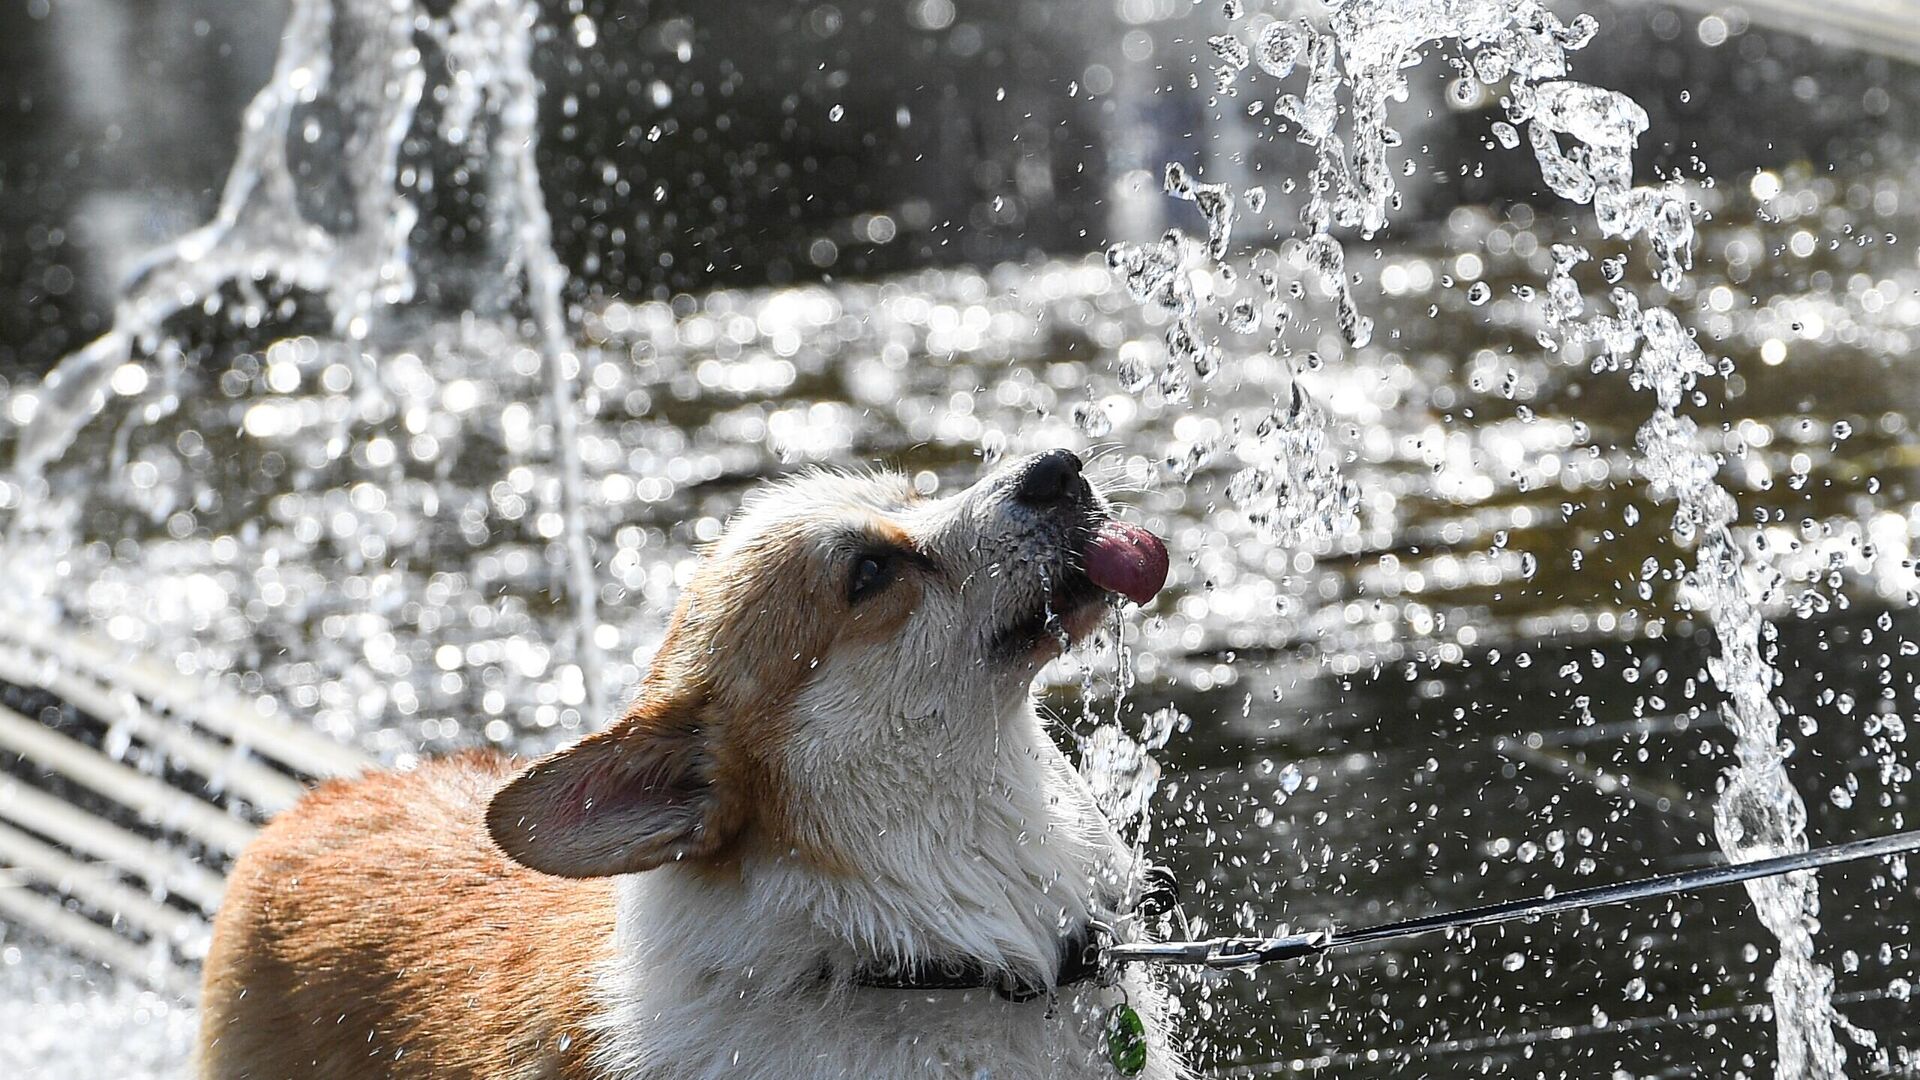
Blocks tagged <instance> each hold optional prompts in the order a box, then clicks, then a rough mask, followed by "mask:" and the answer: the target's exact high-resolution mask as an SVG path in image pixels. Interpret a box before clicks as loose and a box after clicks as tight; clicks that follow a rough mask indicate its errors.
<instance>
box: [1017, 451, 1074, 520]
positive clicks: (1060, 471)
mask: <svg viewBox="0 0 1920 1080" xmlns="http://www.w3.org/2000/svg"><path fill="white" fill-rule="evenodd" d="M1086 494H1087V482H1086V480H1085V479H1083V478H1082V477H1081V475H1080V458H1079V456H1078V455H1077V454H1075V453H1073V451H1071V450H1048V451H1047V452H1045V453H1042V454H1035V455H1034V456H1033V457H1032V458H1030V459H1028V461H1027V465H1026V468H1025V469H1024V470H1022V471H1021V473H1020V483H1019V486H1018V487H1015V488H1014V489H1013V497H1014V498H1015V499H1016V500H1018V501H1019V502H1020V503H1021V505H1023V506H1031V507H1035V508H1041V507H1049V506H1058V505H1060V504H1062V503H1067V502H1074V501H1078V500H1080V499H1082V498H1085V497H1086Z"/></svg>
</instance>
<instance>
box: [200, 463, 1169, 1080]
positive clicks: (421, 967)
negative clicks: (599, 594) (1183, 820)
mask: <svg viewBox="0 0 1920 1080" xmlns="http://www.w3.org/2000/svg"><path fill="white" fill-rule="evenodd" d="M1166 574H1167V551H1166V548H1165V547H1164V546H1163V545H1162V544H1161V542H1160V541H1159V540H1158V539H1156V538H1155V537H1153V535H1152V534H1150V533H1148V532H1146V531H1145V530H1144V529H1141V528H1139V527H1137V526H1134V525H1129V524H1126V523H1124V522H1122V521H1120V520H1118V519H1117V518H1115V517H1114V515H1113V513H1112V512H1111V510H1110V509H1109V507H1108V505H1107V503H1106V501H1105V499H1104V498H1103V497H1102V496H1101V495H1100V494H1099V493H1098V492H1096V491H1095V490H1094V489H1093V488H1092V486H1091V485H1090V484H1089V483H1088V482H1087V480H1086V478H1085V477H1084V476H1083V475H1082V465H1081V461H1080V459H1079V458H1078V457H1076V456H1075V455H1073V454H1071V453H1068V452H1066V451H1052V452H1048V453H1043V454H1039V455H1036V456H1033V457H1029V458H1025V459H1021V460H1018V461H1014V462H1011V463H1009V464H1008V465H1006V466H1004V467H1002V468H1000V469H998V470H997V471H995V472H994V473H992V474H990V475H989V476H988V477H986V478H985V479H983V480H981V481H980V482H979V483H977V484H975V485H974V486H973V487H971V488H969V489H967V490H965V491H962V492H958V493H956V494H953V495H951V496H948V497H945V498H939V499H932V498H921V497H920V496H918V495H916V493H915V492H914V489H913V487H912V485H911V484H910V483H909V482H908V481H907V480H906V479H904V478H902V477H900V476H895V475H885V474H882V475H860V476H850V475H839V474H832V473H824V472H819V473H811V474H808V475H804V476H801V477H799V478H798V479H793V480H788V481H786V482H782V483H777V484H774V485H772V486H769V487H767V488H764V489H762V490H760V491H758V492H757V493H755V494H752V495H750V496H748V498H747V499H746V501H745V503H744V505H743V506H742V508H741V509H740V511H739V513H738V514H737V515H736V516H735V518H734V519H733V520H732V521H731V522H730V523H729V525H728V527H727V529H726V530H725V532H724V534H723V536H722V537H721V538H720V539H719V540H718V541H717V542H715V543H714V544H713V545H712V546H711V548H710V549H709V550H708V551H706V552H705V553H704V557H703V560H702V562H701V564H700V567H699V569H698V570H697V571H696V573H695V574H694V575H693V578H692V580H691V581H690V582H689V584H688V585H687V587H686V590H685V592H684V594H683V595H682V596H681V598H680V601H679V604H678V606H677V608H676V609H675V611H674V614H673V619H672V622H671V624H670V627H669V629H668V632H667V634H666V636H665V638H664V640H663V641H662V643H661V645H660V648H659V651H658V654H657V655H656V657H655V658H654V660H653V663H652V666H651V668H650V670H649V672H648V674H647V675H646V677H645V679H644V681H643V682H642V683H641V686H640V689H639V692H638V696H637V699H636V700H635V702H634V704H633V705H632V706H631V708H630V709H629V710H628V711H627V713H626V714H625V715H624V716H622V717H621V718H619V720H618V721H617V722H615V723H614V724H613V725H612V726H611V727H609V728H608V729H607V730H605V731H602V732H600V733H598V734H595V735H592V736H590V737H588V738H586V739H584V740H582V741H580V742H579V743H577V744H576V745H574V746H573V747H571V748H570V749H566V750H562V751H560V752H559V753H556V754H554V755H552V756H550V757H547V758H545V759H543V760H540V761H537V762H534V763H533V764H532V765H531V766H529V767H526V768H516V766H515V764H514V763H513V762H512V761H510V760H509V759H508V758H506V757H505V756H502V755H498V754H492V753H481V752H473V753H467V754H463V755H459V756H454V757H449V758H445V759H441V760H435V761H430V762H428V763H426V764H424V765H422V766H420V767H419V768H417V769H415V770H413V771H411V772H407V773H388V774H376V775H371V776H367V777H364V778H361V779H357V780H352V781H342V782H334V783H329V784H326V785H323V786H321V787H320V788H318V789H316V790H315V791H314V792H312V793H311V794H310V795H309V796H308V797H307V798H306V799H305V800H303V801H302V802H301V803H300V804H298V805H297V806H295V807H294V808H292V809H291V810H289V811H287V812H286V813H284V814H282V815H280V816H279V817H278V818H276V819H275V820H274V821H273V822H271V823H270V824H269V825H268V826H267V827H266V828H265V829H264V830H263V831H262V832H261V834H260V836H259V838H258V839H257V840H256V841H255V842H254V843H253V844H252V846H251V847H249V848H248V850H247V851H246V852H245V853H244V854H243V855H242V857H241V858H240V860H239V861H238V863H237V864H236V865H235V867H234V870H233V873H232V876H231V879H230V883H229V885H228V888H227V893H226V899H225V901H224V903H223V905H222V907H221V909H220V912H219V915H218V918H217V920H216V924H215V929H214V939H213V944H212V948H211V951H210V953H209V956H208V958H207V962H206V969H205V985H204V991H203V997H202V1002H201V1008H202V1029H201V1037H200V1044H199V1047H198V1068H199V1070H200V1075H202V1076H203V1077H206V1078H209V1080H214V1078H218V1080H240V1078H251V1080H293V1078H301V1080H308V1078H329V1077H355V1078H360V1077H393V1078H414V1077H419V1078H425V1077H440V1078H446V1077H473V1078H479V1077H487V1078H502V1080H509V1078H510V1080H532V1078H536V1077H555V1078H564V1080H586V1078H595V1080H641V1078H645V1080H701V1078H719V1077H727V1078H731V1080H809V1078H822V1080H824V1078H828V1077H832V1078H839V1080H846V1078H858V1080H873V1078H890V1080H904V1078H918V1077H929V1078H931V1077H952V1078H964V1080H980V1078H986V1077H992V1078H995V1080H1069V1078H1073V1080H1079V1078H1088V1080H1091V1078H1096V1077H1097V1078H1102V1080H1105V1078H1111V1077H1117V1076H1122V1075H1136V1076H1142V1077H1146V1078H1148V1080H1174V1078H1176V1077H1182V1076H1185V1075H1186V1071H1185V1069H1184V1067H1183V1066H1182V1064H1181V1063H1180V1059H1179V1052H1178V1048H1177V1047H1176V1046H1175V1045H1174V1040H1173V1038H1172V1036H1171V1034H1170V1031H1169V1027H1170V1024H1171V1020H1172V1015H1171V1014H1172V1012H1173V1006H1172V1002H1171V999H1170V997H1169V996H1168V994H1167V993H1166V992H1165V990H1163V989H1162V988H1161V987H1159V986H1157V985H1155V984H1154V982H1153V981H1152V980H1151V979H1150V978H1149V977H1148V976H1147V975H1146V974H1144V973H1143V972H1141V971H1140V970H1139V969H1138V967H1137V966H1135V967H1133V968H1123V969H1118V970H1116V969H1113V968H1111V967H1109V966H1108V965H1104V964H1101V963H1100V962H1099V961H1098V959H1097V955H1096V954H1097V952H1098V948H1099V944H1100V942H1101V941H1103V940H1112V939H1114V938H1119V937H1128V936H1133V935H1136V934H1138V933H1140V932H1141V927H1142V919H1141V918H1140V917H1139V916H1138V915H1137V914H1136V913H1134V912H1132V910H1131V909H1132V907H1133V905H1134V904H1135V903H1136V902H1137V899H1138V893H1139V891H1140V882H1141V880H1142V877H1143V874H1144V873H1145V868H1144V867H1143V866H1142V865H1140V860H1139V859H1138V858H1137V856H1136V854H1135V853H1134V852H1133V851H1132V850H1130V849H1129V847H1128V846H1127V845H1126V844H1124V843H1123V842H1122V841H1121V840H1120V839H1119V837H1118V836H1117V834H1116V832H1115V830H1114V829H1113V828H1112V827H1111V826H1110V825H1109V823H1108V821H1107V820H1106V819H1105V818H1104V817H1103V816H1102V814H1101V812H1100V810H1099V808H1098V806H1097V805H1096V803H1095V801H1094V799H1093V797H1092V795H1091V794H1090V792H1089V790H1088V788H1087V786H1086V785H1085V783H1084V782H1083V781H1082V780H1081V778H1080V777H1079V775H1078V774H1077V773H1076V772H1075V770H1074V769H1073V767H1072V765H1071V764H1070V763H1069V762H1068V761H1067V759H1066V758H1065V757H1064V756H1063V755H1062V754H1061V752H1060V751H1059V750H1058V749H1057V748H1056V746H1055V744H1054V742H1053V741H1052V739H1051V738H1050V737H1049V735H1048V733H1047V731H1046V729H1045V726H1044V724H1043V722H1042V720H1041V719H1040V717H1039V715H1038V714H1037V712H1036V710H1035V707H1034V703H1033V700H1032V695H1033V691H1032V683H1033V680H1034V677H1035V676H1036V675H1037V674H1038V672H1039V670H1040V668H1041V667H1042V665H1044V664H1045V663H1046V662H1047V661H1048V660H1049V659H1050V658H1052V657H1054V656H1055V655H1057V654H1058V653H1059V652H1060V651H1061V650H1062V649H1063V648H1064V647H1066V646H1067V645H1068V644H1070V643H1071V642H1072V641H1074V640H1075V639H1077V638H1080V637H1082V636H1084V635H1086V634H1088V633H1089V632H1091V631H1092V630H1093V629H1094V628H1095V627H1096V626H1097V625H1098V623H1099V621H1100V620H1101V618H1102V613H1103V612H1104V611H1106V610H1107V609H1108V607H1109V606H1110V604H1111V603H1114V602H1117V599H1118V598H1119V597H1126V598H1129V599H1131V600H1134V601H1137V602H1140V603H1145V602H1147V601H1149V600H1151V599H1152V598H1153V597H1154V595H1155V594H1156V593H1157V592H1158V591H1159V590H1160V589H1161V587H1162V586H1163V585H1164V583H1165V581H1166ZM1123 1006H1124V1008H1123ZM1129 1008H1130V1009H1131V1010H1132V1013H1131V1014H1129V1013H1127V1012H1126V1009H1129ZM1134 1014H1137V1016H1138V1018H1139V1022H1138V1024H1132V1023H1128V1024H1127V1028H1128V1032H1127V1033H1126V1034H1125V1035H1123V1036H1121V1037H1120V1038H1119V1042H1118V1043H1114V1042H1113V1040H1111V1039H1110V1035H1111V1034H1112V1033H1113V1031H1114V1028H1115V1025H1116V1023H1119V1022H1125V1021H1131V1020H1132V1016H1133V1015H1134ZM1141 1028H1144V1031H1143V1032H1142V1031H1140V1030H1139V1029H1141ZM1122 1051H1126V1053H1123V1052H1122ZM1128 1054H1132V1055H1133V1060H1131V1061H1124V1062H1123V1061H1122V1060H1121V1059H1122V1058H1124V1057H1126V1056H1128ZM1142 1056H1143V1057H1144V1064H1142V1063H1141V1062H1140V1060H1139V1058H1140V1057H1142Z"/></svg>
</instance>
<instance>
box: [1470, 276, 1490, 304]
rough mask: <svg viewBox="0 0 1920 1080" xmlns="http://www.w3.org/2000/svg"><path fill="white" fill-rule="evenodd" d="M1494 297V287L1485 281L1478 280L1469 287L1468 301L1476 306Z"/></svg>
mask: <svg viewBox="0 0 1920 1080" xmlns="http://www.w3.org/2000/svg"><path fill="white" fill-rule="evenodd" d="M1491 299H1493V287H1492V286H1491V285H1488V284H1487V283H1486V282H1484V281H1476V282H1474V283H1473V284H1472V285H1470V286H1468V287H1467V303H1469V304H1472V305H1473V306H1474V307H1479V306H1480V305H1481V304H1484V303H1486V302H1487V301H1489V300H1491Z"/></svg>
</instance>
